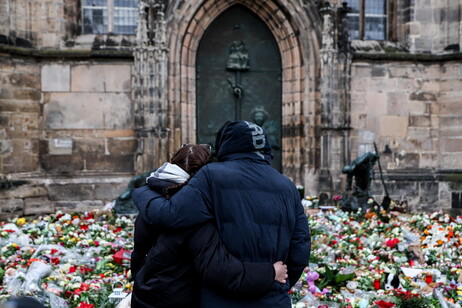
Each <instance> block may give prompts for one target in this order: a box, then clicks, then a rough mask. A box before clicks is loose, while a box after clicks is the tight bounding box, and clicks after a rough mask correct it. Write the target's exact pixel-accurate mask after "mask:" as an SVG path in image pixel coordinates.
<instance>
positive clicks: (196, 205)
mask: <svg viewBox="0 0 462 308" xmlns="http://www.w3.org/2000/svg"><path fill="white" fill-rule="evenodd" d="M196 176H197V175H196ZM199 180H201V179H199ZM191 182H192V180H191ZM196 182H198V181H196ZM199 183H200V181H199ZM132 198H133V203H134V204H135V206H136V208H137V209H138V211H139V215H141V217H142V218H143V220H145V221H146V222H148V223H151V224H153V225H156V227H159V228H165V229H175V228H185V227H190V226H194V225H197V224H200V223H203V222H205V221H207V220H209V219H211V218H212V216H211V215H210V212H209V210H208V207H207V204H206V198H204V196H203V192H202V191H201V190H200V189H199V188H198V187H197V186H194V185H191V183H190V184H188V185H186V186H184V187H183V188H182V189H181V190H180V191H178V192H177V193H176V194H175V195H174V196H173V197H172V198H171V199H169V200H167V199H165V197H164V196H162V195H161V194H159V193H157V192H155V191H153V190H151V189H150V188H149V187H148V186H143V187H140V188H138V189H136V190H135V191H133V193H132Z"/></svg>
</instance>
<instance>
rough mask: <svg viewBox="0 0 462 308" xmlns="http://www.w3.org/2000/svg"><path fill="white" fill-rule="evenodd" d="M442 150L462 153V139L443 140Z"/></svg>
mask: <svg viewBox="0 0 462 308" xmlns="http://www.w3.org/2000/svg"><path fill="white" fill-rule="evenodd" d="M441 148H442V150H443V152H447V153H451V152H460V153H462V138H461V137H456V138H444V139H443V140H441ZM461 159H462V158H461Z"/></svg>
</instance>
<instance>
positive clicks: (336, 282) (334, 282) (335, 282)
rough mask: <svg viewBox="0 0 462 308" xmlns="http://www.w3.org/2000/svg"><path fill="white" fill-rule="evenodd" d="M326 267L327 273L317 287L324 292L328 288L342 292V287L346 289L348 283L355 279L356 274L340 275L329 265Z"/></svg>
mask: <svg viewBox="0 0 462 308" xmlns="http://www.w3.org/2000/svg"><path fill="white" fill-rule="evenodd" d="M321 266H324V267H325V269H326V272H325V274H324V277H322V279H321V281H320V282H319V283H318V284H317V287H318V288H319V289H320V290H322V289H324V288H325V287H327V286H331V287H332V289H333V290H335V291H340V288H341V287H344V286H345V285H346V283H347V281H349V280H352V279H353V278H354V277H355V274H354V273H351V274H339V271H338V270H332V269H331V268H330V267H329V266H328V265H321Z"/></svg>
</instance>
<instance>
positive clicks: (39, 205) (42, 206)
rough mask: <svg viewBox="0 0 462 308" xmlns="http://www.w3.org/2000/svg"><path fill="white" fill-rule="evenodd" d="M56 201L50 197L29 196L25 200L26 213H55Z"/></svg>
mask: <svg viewBox="0 0 462 308" xmlns="http://www.w3.org/2000/svg"><path fill="white" fill-rule="evenodd" d="M55 211H56V209H55V202H54V201H50V200H48V198H28V199H26V200H25V201H24V215H41V214H53V213H55Z"/></svg>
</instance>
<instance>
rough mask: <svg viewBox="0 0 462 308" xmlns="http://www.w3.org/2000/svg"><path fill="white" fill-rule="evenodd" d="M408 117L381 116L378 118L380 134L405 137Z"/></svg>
mask: <svg viewBox="0 0 462 308" xmlns="http://www.w3.org/2000/svg"><path fill="white" fill-rule="evenodd" d="M407 128H408V118H407V117H405V116H383V117H381V118H380V135H381V136H389V137H401V138H402V137H405V136H406V135H407Z"/></svg>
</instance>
